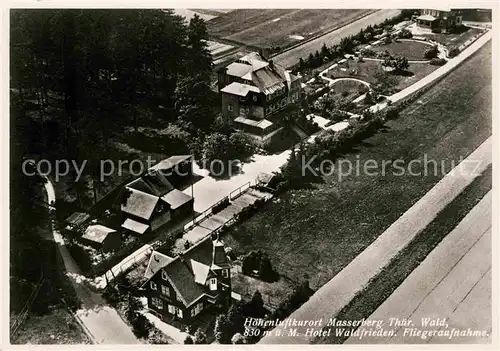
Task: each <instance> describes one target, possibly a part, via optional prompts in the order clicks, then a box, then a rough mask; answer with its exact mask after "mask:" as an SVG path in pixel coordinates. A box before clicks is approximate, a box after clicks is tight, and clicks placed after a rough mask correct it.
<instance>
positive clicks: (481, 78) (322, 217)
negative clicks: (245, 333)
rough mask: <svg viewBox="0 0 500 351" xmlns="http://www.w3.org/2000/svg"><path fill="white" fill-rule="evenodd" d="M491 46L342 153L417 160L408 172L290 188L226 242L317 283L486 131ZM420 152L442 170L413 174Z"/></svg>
mask: <svg viewBox="0 0 500 351" xmlns="http://www.w3.org/2000/svg"><path fill="white" fill-rule="evenodd" d="M491 50H492V49H491V43H487V44H486V45H485V46H484V47H483V48H481V49H480V50H479V51H478V52H477V53H475V54H474V55H473V56H472V57H470V58H469V59H468V60H467V61H465V62H464V63H463V64H462V65H461V66H460V67H458V68H457V69H456V70H454V71H453V72H451V73H450V74H449V75H448V76H447V77H445V78H444V79H443V80H442V81H440V82H439V83H437V84H436V85H435V86H434V87H433V88H432V89H430V90H429V91H428V92H427V93H426V94H424V95H423V96H422V97H420V99H419V100H418V101H416V102H415V103H414V104H412V105H410V106H409V107H407V108H406V109H405V110H404V111H402V113H401V116H400V117H399V119H397V120H394V121H390V122H388V123H387V125H386V128H385V131H383V132H381V133H379V134H376V135H375V136H373V137H371V138H369V139H367V140H365V142H364V143H363V144H362V145H360V146H359V147H358V148H357V150H353V152H352V153H351V154H348V155H346V156H345V158H346V159H347V160H350V161H351V165H355V164H356V163H357V162H360V163H359V164H361V165H363V164H364V162H366V161H367V160H374V161H375V162H376V163H377V164H378V165H379V167H380V165H381V164H382V162H383V161H386V160H397V159H402V160H403V161H404V164H405V165H407V163H408V162H409V161H410V160H420V162H418V163H416V164H415V163H413V166H412V172H404V174H403V175H400V174H398V173H397V172H391V171H390V170H389V171H386V172H385V175H383V176H381V175H380V172H381V170H380V169H378V172H379V173H378V176H373V174H372V173H373V172H360V174H359V175H356V172H353V174H351V175H348V176H345V177H344V178H342V179H341V180H339V179H338V178H339V176H338V174H333V175H331V176H325V177H324V183H322V184H316V185H315V189H312V190H307V189H306V190H295V191H289V192H287V193H285V194H284V195H283V196H280V197H278V198H276V199H275V200H274V201H273V202H270V203H269V204H268V205H267V209H266V211H262V212H259V213H257V214H256V215H255V216H253V217H252V218H250V219H249V220H248V221H247V222H245V223H243V224H242V225H239V226H237V227H234V228H232V230H231V231H229V232H228V234H226V235H225V236H224V237H223V240H224V241H225V243H226V245H227V246H229V247H232V248H233V250H236V251H237V252H240V253H241V252H248V251H250V250H256V249H262V250H263V251H266V252H267V253H268V254H269V255H270V257H271V261H272V264H273V266H274V267H275V269H276V270H277V271H278V272H280V273H286V275H287V276H288V277H289V278H291V279H294V280H300V279H302V278H303V277H304V275H307V276H308V277H309V281H310V285H311V288H314V289H316V288H318V287H320V286H322V285H323V284H324V283H325V282H326V281H328V280H329V279H331V278H332V277H333V276H334V275H336V274H337V273H338V272H339V271H340V270H341V269H342V268H344V267H345V266H346V265H347V264H348V263H349V262H351V261H352V259H353V258H354V257H356V256H357V255H358V254H359V253H360V252H361V251H363V250H364V249H365V248H366V247H367V246H368V245H369V244H371V243H372V242H373V241H374V240H375V239H376V238H377V237H378V235H380V233H382V232H383V231H384V230H385V229H386V228H387V227H388V226H389V225H390V224H391V223H393V222H394V221H395V220H396V219H397V218H398V217H399V216H400V215H401V214H402V213H404V212H405V211H406V210H407V209H408V208H409V207H411V206H412V205H413V204H414V203H415V202H416V201H417V200H418V199H419V198H420V197H422V196H423V195H424V194H425V193H426V192H427V191H428V190H429V189H430V188H431V187H432V186H434V185H435V184H436V183H437V182H438V181H439V180H440V179H441V178H442V176H443V174H444V173H446V172H448V171H449V170H450V169H451V168H452V167H453V164H452V161H454V162H455V164H457V163H458V162H459V161H460V159H461V157H465V156H467V155H469V154H470V153H471V152H472V151H473V150H474V149H476V148H477V147H478V146H479V145H480V144H481V143H482V142H483V141H484V140H486V139H487V138H488V137H489V136H490V135H491V102H492V99H491V91H492V90H491V89H492V77H491V70H490V67H491V60H492V58H491ZM424 155H426V157H427V159H428V160H436V161H437V162H438V163H443V167H442V168H443V169H441V170H440V171H438V172H437V174H433V172H429V174H428V175H425V176H422V175H420V176H415V174H418V173H419V172H420V174H423V172H424V169H425V170H427V168H425V167H424V162H423V158H424ZM370 162H373V161H370ZM370 164H371V163H370ZM429 167H432V166H429ZM431 170H432V168H431ZM410 173H411V174H413V175H411V174H410Z"/></svg>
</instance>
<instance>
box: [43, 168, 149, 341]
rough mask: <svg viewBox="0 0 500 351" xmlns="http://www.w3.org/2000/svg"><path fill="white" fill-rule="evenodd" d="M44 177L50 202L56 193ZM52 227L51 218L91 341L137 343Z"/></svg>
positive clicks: (55, 239) (58, 245)
mask: <svg viewBox="0 0 500 351" xmlns="http://www.w3.org/2000/svg"><path fill="white" fill-rule="evenodd" d="M46 179H47V182H46V183H45V185H44V186H45V191H46V192H47V199H48V203H49V204H51V203H52V202H53V201H55V199H56V197H55V192H54V187H53V185H52V182H51V181H50V180H49V179H48V178H46ZM55 228H56V227H55V224H54V221H52V235H53V239H54V241H55V242H56V243H57V247H58V248H59V252H60V253H61V256H62V259H63V262H64V267H65V269H66V274H67V275H68V276H69V278H70V281H71V284H72V285H73V287H74V289H75V291H76V293H77V295H78V297H79V298H80V299H81V301H82V306H81V308H80V309H79V310H77V311H76V316H77V317H78V318H79V319H80V321H81V322H82V323H83V325H84V326H85V327H86V329H87V331H88V332H89V333H90V334H91V336H92V339H93V342H94V343H97V344H140V342H139V340H138V339H137V338H136V337H135V335H134V333H132V330H131V329H130V328H129V327H128V325H127V324H126V323H125V322H124V321H123V320H122V319H121V317H120V316H119V315H118V313H117V312H116V310H115V309H113V308H111V307H109V306H107V303H106V301H105V300H104V299H103V298H102V297H101V295H99V294H97V293H95V292H93V291H91V290H90V289H89V288H88V287H87V286H86V285H85V277H84V276H83V275H82V274H81V271H80V269H79V267H78V265H77V264H76V262H75V261H74V260H73V257H72V256H71V255H70V253H69V252H68V249H67V248H66V246H65V245H64V240H63V238H62V235H61V234H60V233H59V231H58V230H56V229H55Z"/></svg>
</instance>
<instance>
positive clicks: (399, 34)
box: [398, 28, 413, 39]
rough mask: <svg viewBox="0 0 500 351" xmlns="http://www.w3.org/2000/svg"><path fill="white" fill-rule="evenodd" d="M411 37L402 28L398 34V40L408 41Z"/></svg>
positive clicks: (406, 30) (409, 32)
mask: <svg viewBox="0 0 500 351" xmlns="http://www.w3.org/2000/svg"><path fill="white" fill-rule="evenodd" d="M412 37H413V34H412V33H411V31H410V30H409V29H406V28H403V29H401V31H400V32H399V33H398V38H399V39H410V38H412Z"/></svg>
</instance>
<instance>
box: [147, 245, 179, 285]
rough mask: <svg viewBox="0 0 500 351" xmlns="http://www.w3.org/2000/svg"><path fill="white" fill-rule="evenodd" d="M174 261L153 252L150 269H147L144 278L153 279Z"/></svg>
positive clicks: (150, 258)
mask: <svg viewBox="0 0 500 351" xmlns="http://www.w3.org/2000/svg"><path fill="white" fill-rule="evenodd" d="M172 260H173V258H172V257H169V256H167V255H165V254H162V253H161V252H157V251H153V253H152V254H151V256H150V257H149V263H148V268H146V273H144V277H145V278H146V279H150V278H152V277H153V276H154V275H155V274H156V273H157V272H158V271H159V270H160V269H162V268H163V267H165V266H166V265H167V264H169V263H170V262H171V261H172Z"/></svg>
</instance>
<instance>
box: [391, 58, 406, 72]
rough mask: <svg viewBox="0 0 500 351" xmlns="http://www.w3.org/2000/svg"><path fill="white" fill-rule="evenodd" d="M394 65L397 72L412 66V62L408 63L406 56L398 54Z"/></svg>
mask: <svg viewBox="0 0 500 351" xmlns="http://www.w3.org/2000/svg"><path fill="white" fill-rule="evenodd" d="M393 67H394V69H395V70H396V72H404V71H406V70H407V69H408V68H409V67H410V64H409V63H408V59H407V58H406V57H404V56H397V57H396V58H395V60H394V66H393Z"/></svg>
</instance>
